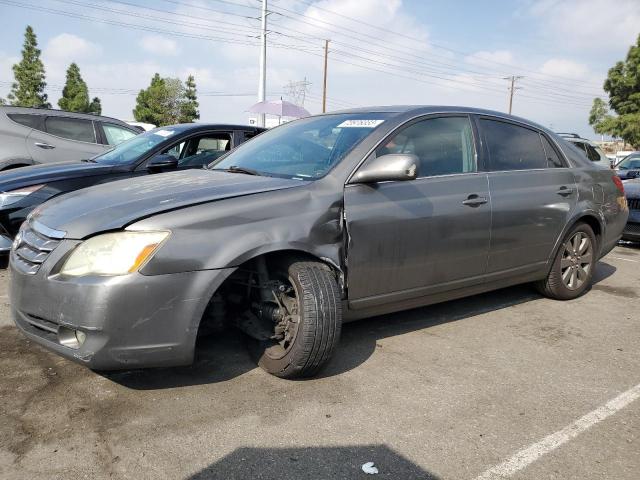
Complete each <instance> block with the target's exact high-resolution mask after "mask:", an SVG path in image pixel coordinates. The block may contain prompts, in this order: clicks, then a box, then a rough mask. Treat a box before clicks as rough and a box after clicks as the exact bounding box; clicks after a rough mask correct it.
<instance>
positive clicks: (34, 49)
mask: <svg viewBox="0 0 640 480" xmlns="http://www.w3.org/2000/svg"><path fill="white" fill-rule="evenodd" d="M13 76H14V78H15V82H13V85H12V86H11V93H9V95H8V96H7V98H8V100H9V101H10V102H11V104H12V105H19V106H22V107H44V108H51V104H50V103H49V102H48V101H47V94H46V93H44V89H45V87H46V86H47V84H46V82H45V80H44V78H45V71H44V65H43V64H42V60H40V50H39V49H38V40H37V38H36V34H35V33H34V32H33V28H31V26H30V25H29V26H27V30H26V31H25V33H24V44H23V47H22V60H20V63H16V64H15V65H14V66H13Z"/></svg>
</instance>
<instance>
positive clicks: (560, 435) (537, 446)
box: [475, 384, 640, 480]
mask: <svg viewBox="0 0 640 480" xmlns="http://www.w3.org/2000/svg"><path fill="white" fill-rule="evenodd" d="M638 398H640V384H638V385H636V386H635V387H633V388H631V389H629V390H627V391H626V392H624V393H621V394H620V395H618V396H617V397H616V398H614V399H613V400H610V401H609V402H607V403H606V404H604V405H603V406H601V407H599V408H597V409H595V410H594V411H592V412H590V413H587V414H586V415H585V416H584V417H581V418H579V419H578V420H576V421H575V422H573V423H572V424H571V425H568V426H566V427H564V428H563V429H562V430H559V431H557V432H555V433H552V434H551V435H549V436H547V437H545V438H543V439H542V440H540V441H539V442H537V443H534V444H533V445H531V446H529V447H527V448H524V449H522V450H520V451H519V452H517V453H516V454H515V455H513V456H512V457H511V458H509V459H508V460H505V461H504V462H502V463H500V464H499V465H496V466H495V467H492V468H490V469H489V470H487V471H486V472H484V473H483V474H482V475H480V476H479V477H476V479H475V480H498V479H504V478H507V477H510V476H511V475H513V474H514V473H516V472H518V471H520V470H522V469H523V468H525V467H527V466H528V465H530V464H531V463H533V462H535V461H536V460H537V459H538V458H540V457H541V456H543V455H545V454H547V453H549V452H551V451H553V450H555V449H556V448H558V447H559V446H561V445H562V444H564V443H566V442H568V441H569V440H571V439H572V438H574V437H577V436H578V435H580V434H581V433H582V432H584V431H586V430H588V429H589V428H591V427H592V426H594V425H595V424H596V423H598V422H601V421H602V420H604V419H605V418H607V417H610V416H611V415H613V414H614V413H616V412H618V411H620V410H622V409H623V408H624V407H626V406H627V405H629V404H630V403H631V402H633V401H634V400H637V399H638Z"/></svg>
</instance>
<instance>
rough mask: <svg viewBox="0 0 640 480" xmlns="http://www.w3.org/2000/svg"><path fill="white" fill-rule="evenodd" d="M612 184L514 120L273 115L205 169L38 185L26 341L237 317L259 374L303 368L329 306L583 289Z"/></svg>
mask: <svg viewBox="0 0 640 480" xmlns="http://www.w3.org/2000/svg"><path fill="white" fill-rule="evenodd" d="M623 192H624V190H623V187H622V183H621V181H620V179H619V178H618V177H617V176H616V175H615V174H614V173H613V172H611V171H610V170H604V169H602V168H598V167H595V166H594V165H593V163H592V162H590V161H589V160H588V159H587V158H586V157H585V156H584V155H583V154H581V153H580V152H578V151H577V150H576V149H575V147H573V146H570V145H569V144H567V143H566V142H565V141H564V140H563V139H561V138H560V137H558V136H557V135H555V134H554V133H552V132H550V131H548V130H547V129H545V128H543V127H541V126H539V125H536V124H533V123H531V122H529V121H527V120H524V119H521V118H517V117H512V116H507V115H504V114H501V113H497V112H491V111H484V110H475V109H466V108H459V107H380V108H366V109H357V110H350V111H343V112H338V113H334V114H328V115H321V116H314V117H310V118H306V119H302V120H298V121H295V122H292V123H288V124H286V125H284V126H281V127H278V128H275V129H273V130H270V131H268V132H266V133H264V134H262V135H260V136H258V137H256V138H255V139H253V140H250V141H249V142H246V143H244V144H243V145H241V146H240V147H239V148H237V149H236V150H235V151H233V152H231V153H230V154H228V155H226V156H224V157H222V158H221V159H219V160H217V161H216V162H214V163H213V164H211V165H209V167H208V168H207V169H205V170H198V171H195V170H192V171H185V172H176V173H167V174H161V175H153V176H148V177H145V178H140V179H131V180H123V181H118V182H113V183H110V184H108V185H104V186H96V187H92V188H89V189H86V190H81V191H77V192H73V193H70V194H67V195H64V196H62V197H59V198H57V199H54V200H52V201H50V202H48V203H46V204H44V205H43V206H42V207H40V208H39V209H38V210H37V211H35V212H34V213H33V214H31V215H30V217H29V218H28V220H27V221H26V222H25V224H24V225H23V227H22V229H21V232H20V234H19V236H18V238H17V239H16V241H15V243H14V246H13V250H12V253H11V271H12V278H13V281H12V286H11V293H10V295H11V308H12V311H13V315H14V318H15V321H16V324H17V325H18V327H19V328H20V329H21V330H22V331H23V332H24V333H25V335H27V336H28V337H29V338H31V339H32V340H33V341H34V342H37V343H39V344H42V345H44V346H45V347H47V348H49V349H51V350H53V351H55V352H57V353H59V354H60V355H63V356H65V357H67V358H69V359H71V360H74V361H77V362H80V363H83V364H85V365H87V366H88V367H90V368H94V369H119V368H132V367H152V366H172V365H183V364H189V363H190V362H192V361H193V357H194V348H195V344H196V339H197V338H198V336H199V335H203V334H208V333H211V332H215V331H216V330H218V329H219V328H223V327H228V326H233V327H236V328H239V329H240V330H242V331H243V332H244V333H245V334H246V336H247V338H248V343H249V348H250V351H251V354H252V355H253V356H254V358H255V360H256V361H257V362H258V364H259V365H260V366H262V367H263V368H264V369H265V370H267V371H268V372H270V373H272V374H274V375H277V376H280V377H284V378H293V377H300V376H311V375H314V374H316V373H317V372H318V371H319V370H320V368H321V367H322V366H323V365H324V364H326V362H327V361H328V360H329V358H330V357H331V354H332V351H333V350H334V348H336V346H337V345H338V341H339V337H340V331H341V325H342V323H343V322H345V321H350V320H355V319H360V318H364V317H370V316H373V315H379V314H383V313H387V312H394V311H399V310H403V309H409V308H414V307H419V306H423V305H428V304H432V303H435V302H441V301H445V300H451V299H455V298H460V297H463V296H467V295H473V294H476V293H480V292H484V291H487V290H492V289H498V288H502V287H506V286H509V285H514V284H520V283H527V282H531V283H533V284H534V285H536V287H537V288H538V289H539V290H540V292H542V293H543V294H544V295H547V296H549V297H551V298H555V299H559V300H568V299H573V298H576V297H578V296H579V295H582V294H583V293H585V292H586V291H587V290H588V289H589V286H590V283H591V281H592V278H593V274H594V269H595V266H596V262H597V260H598V259H599V258H601V257H602V256H603V255H606V254H607V253H608V252H609V251H610V250H611V249H612V248H613V247H614V246H615V244H616V242H617V241H618V239H619V238H620V236H621V233H622V230H623V228H624V225H625V223H626V221H627V216H628V209H627V204H626V201H625V198H624V193H623Z"/></svg>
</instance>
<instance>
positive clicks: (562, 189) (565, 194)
mask: <svg viewBox="0 0 640 480" xmlns="http://www.w3.org/2000/svg"><path fill="white" fill-rule="evenodd" d="M573 192H574V189H573V188H568V187H560V189H558V191H557V192H556V193H557V194H558V195H562V196H563V197H568V196H569V195H573Z"/></svg>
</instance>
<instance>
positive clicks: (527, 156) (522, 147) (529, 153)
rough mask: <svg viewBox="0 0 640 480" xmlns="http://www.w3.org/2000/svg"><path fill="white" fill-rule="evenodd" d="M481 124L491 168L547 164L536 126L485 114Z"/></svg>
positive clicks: (535, 167) (528, 168)
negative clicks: (528, 125)
mask: <svg viewBox="0 0 640 480" xmlns="http://www.w3.org/2000/svg"><path fill="white" fill-rule="evenodd" d="M480 125H481V126H482V131H483V133H484V139H485V142H486V143H487V148H488V149H489V158H490V169H491V170H492V171H494V172H499V171H505V170H531V169H538V168H547V159H546V155H545V152H544V150H543V148H542V142H541V141H540V134H539V133H538V132H536V131H535V130H531V129H529V128H525V127H520V126H518V125H514V124H512V123H506V122H500V121H496V120H488V119H486V118H483V119H481V120H480Z"/></svg>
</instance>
